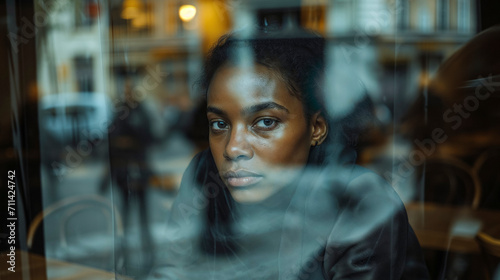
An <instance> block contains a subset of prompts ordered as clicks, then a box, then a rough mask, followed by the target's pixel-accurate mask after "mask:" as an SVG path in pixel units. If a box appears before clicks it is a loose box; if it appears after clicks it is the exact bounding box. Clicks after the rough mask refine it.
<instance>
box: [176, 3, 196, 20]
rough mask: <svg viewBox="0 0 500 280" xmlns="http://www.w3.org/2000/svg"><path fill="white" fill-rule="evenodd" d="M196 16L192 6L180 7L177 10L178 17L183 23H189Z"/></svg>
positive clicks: (194, 8)
mask: <svg viewBox="0 0 500 280" xmlns="http://www.w3.org/2000/svg"><path fill="white" fill-rule="evenodd" d="M195 15H196V7H195V6H193V5H182V6H181V7H180V8H179V17H180V18H181V19H182V21H184V22H188V21H191V20H192V19H193V18H194V16H195Z"/></svg>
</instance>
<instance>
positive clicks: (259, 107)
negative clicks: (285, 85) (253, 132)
mask: <svg viewBox="0 0 500 280" xmlns="http://www.w3.org/2000/svg"><path fill="white" fill-rule="evenodd" d="M266 109H278V110H283V111H285V112H287V113H290V111H288V109H287V108H285V107H284V106H282V105H279V104H278V103H276V102H265V103H260V104H255V105H252V106H250V107H247V108H245V109H243V115H251V114H255V113H257V112H259V111H262V110H266Z"/></svg>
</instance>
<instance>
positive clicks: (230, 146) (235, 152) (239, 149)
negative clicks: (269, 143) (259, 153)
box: [224, 127, 253, 160]
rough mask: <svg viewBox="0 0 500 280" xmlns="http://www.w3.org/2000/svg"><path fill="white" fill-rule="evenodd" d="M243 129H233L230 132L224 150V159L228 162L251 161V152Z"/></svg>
mask: <svg viewBox="0 0 500 280" xmlns="http://www.w3.org/2000/svg"><path fill="white" fill-rule="evenodd" d="M245 130H246V129H245V128H244V127H239V128H235V129H233V130H232V131H231V135H230V137H229V141H228V142H227V145H226V149H225V155H224V156H225V157H226V158H227V159H229V160H241V159H251V158H252V157H253V151H252V148H251V145H250V144H249V143H248V137H247V135H246V131H245Z"/></svg>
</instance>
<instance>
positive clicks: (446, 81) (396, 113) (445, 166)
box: [0, 0, 500, 279]
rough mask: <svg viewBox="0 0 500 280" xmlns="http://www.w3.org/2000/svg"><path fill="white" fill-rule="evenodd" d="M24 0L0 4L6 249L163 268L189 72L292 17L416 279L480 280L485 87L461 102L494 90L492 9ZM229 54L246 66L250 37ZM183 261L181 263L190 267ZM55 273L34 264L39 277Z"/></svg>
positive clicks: (188, 107) (198, 88)
mask: <svg viewBox="0 0 500 280" xmlns="http://www.w3.org/2000/svg"><path fill="white" fill-rule="evenodd" d="M21 2H22V1H21ZM24 2H26V3H24ZM24 2H23V3H16V1H6V2H5V3H2V4H0V6H2V10H1V13H2V14H1V17H3V18H4V19H5V22H6V23H5V24H4V25H3V27H2V29H1V30H2V34H3V35H5V37H4V38H6V42H7V43H6V45H5V46H4V47H2V48H0V50H1V51H2V55H3V57H4V58H5V59H4V60H3V61H4V64H5V65H4V66H3V68H2V69H3V70H2V71H3V72H2V73H4V74H5V75H3V76H5V77H7V78H5V79H6V80H5V81H3V80H2V83H3V84H5V89H6V92H7V90H8V93H6V94H5V98H6V102H3V104H4V105H3V107H2V108H3V109H5V110H2V111H5V112H7V113H6V114H7V115H9V116H8V117H5V118H4V120H2V122H1V123H2V131H7V133H5V134H4V135H3V136H2V137H0V138H1V141H2V142H1V143H2V147H5V148H6V149H5V152H4V153H3V155H4V156H3V158H5V165H6V166H7V165H9V166H7V168H9V169H12V168H14V167H16V168H18V170H17V171H18V172H21V170H24V171H23V172H25V173H24V174H25V175H22V176H24V177H23V182H21V183H20V187H19V189H18V191H19V194H18V197H19V198H18V199H20V200H21V201H22V202H20V203H18V204H17V207H19V208H20V209H22V211H18V213H20V215H24V220H23V223H24V224H23V227H20V228H18V231H20V232H22V231H24V233H23V234H21V233H19V234H18V236H17V238H18V239H19V244H22V246H21V245H20V246H18V247H16V248H17V249H18V250H21V251H23V252H38V253H43V254H44V257H46V258H47V259H56V260H60V261H63V262H65V263H70V264H71V263H72V264H80V265H85V266H90V267H94V268H97V269H99V270H101V271H105V272H108V273H111V274H113V273H116V274H119V275H123V276H126V277H132V278H138V279H142V278H147V277H154V275H155V271H157V270H158V268H160V269H159V271H160V272H158V273H160V274H159V275H162V274H161V273H162V271H163V270H164V269H167V270H168V266H167V265H165V263H169V261H166V262H165V260H166V259H168V258H169V255H168V254H169V253H171V252H169V250H168V249H167V247H168V246H172V240H177V239H175V238H180V237H179V236H176V235H175V234H178V232H177V233H175V234H174V233H173V232H172V225H171V224H170V223H169V222H168V217H171V216H172V213H174V212H175V211H176V209H175V207H177V206H176V205H177V204H178V203H179V202H175V201H176V199H177V201H182V197H181V195H182V189H179V188H180V186H181V181H182V176H183V174H190V173H185V171H186V169H187V167H188V165H189V163H190V162H191V161H192V159H193V157H194V156H195V155H197V154H199V153H200V152H202V154H203V155H206V154H205V153H206V149H207V148H209V147H212V149H213V145H212V146H211V145H210V142H209V137H210V134H209V129H208V128H209V125H210V124H209V120H208V119H207V114H206V107H207V105H210V104H208V100H207V99H206V98H205V95H206V93H207V88H203V86H202V85H201V84H202V81H201V80H200V77H202V74H203V71H204V70H206V69H204V68H203V66H204V62H205V61H206V59H207V55H208V54H209V53H210V51H211V48H212V47H213V46H214V45H215V44H216V43H217V42H218V40H219V39H220V38H221V36H223V35H224V34H228V33H235V34H237V35H236V36H239V37H238V38H239V39H242V40H243V39H252V38H255V36H256V33H255V32H253V31H252V30H255V29H254V27H255V26H260V27H261V28H262V29H263V30H264V33H265V34H267V36H271V37H273V38H274V39H277V37H279V36H283V37H287V38H296V37H299V36H300V34H301V33H300V32H299V31H298V30H301V29H302V28H305V29H307V30H310V31H311V32H314V33H315V34H317V35H319V36H321V37H323V38H324V39H325V48H324V53H325V57H324V63H325V72H324V81H323V82H322V87H323V90H324V96H325V100H324V102H322V106H324V107H325V110H326V111H328V113H329V114H331V116H332V118H333V119H334V120H335V121H337V122H338V123H342V124H348V125H346V130H347V131H348V133H350V134H352V135H355V137H352V138H350V139H349V140H348V143H347V144H348V145H351V146H352V147H353V150H354V151H355V153H356V157H355V159H354V161H355V162H356V164H358V165H361V166H364V167H367V168H369V169H370V170H372V171H374V172H375V173H376V174H378V176H380V177H381V178H383V179H384V180H385V181H387V182H388V183H389V184H390V185H391V186H392V188H393V189H394V190H395V191H396V192H397V194H398V196H399V198H400V199H401V200H402V201H403V202H404V204H405V205H406V209H407V213H408V217H409V222H410V224H411V226H412V227H413V229H414V230H415V232H416V236H417V237H418V239H419V241H420V244H421V245H422V248H423V250H424V256H425V262H426V265H427V268H428V270H429V272H430V274H431V277H432V278H438V277H445V278H446V277H447V278H450V279H453V278H457V279H476V278H474V275H481V277H483V275H485V276H484V279H487V278H486V277H490V279H494V278H492V277H493V275H494V274H493V273H494V271H495V269H496V268H497V264H498V262H495V260H497V259H495V258H498V255H495V254H494V253H492V252H496V251H495V249H492V248H494V244H496V243H495V240H498V239H499V238H500V236H499V235H498V230H497V229H496V228H495V224H496V223H498V222H500V221H499V220H498V218H497V217H498V216H497V215H496V214H498V213H497V212H496V211H497V210H498V205H500V204H499V203H498V199H496V197H497V196H498V190H499V186H498V178H497V176H496V175H495V170H496V169H495V167H494V166H496V163H497V162H498V160H497V153H498V144H497V141H496V140H495V139H496V138H498V137H497V136H498V135H497V132H496V131H495V128H494V127H495V122H494V120H495V118H496V115H497V114H496V113H495V109H494V108H495V104H496V103H495V101H496V97H495V96H496V95H495V94H494V93H493V91H487V92H486V93H488V92H489V93H490V94H491V98H490V99H488V100H486V101H484V102H483V101H482V100H481V99H480V98H479V97H477V100H478V101H481V102H478V103H477V104H478V105H477V106H478V109H474V110H472V109H471V110H469V109H470V108H476V107H475V106H476V103H475V100H476V99H474V100H473V99H471V98H472V97H471V96H475V95H474V94H475V90H476V89H477V88H478V87H480V86H482V87H483V88H481V90H484V89H486V90H490V89H492V88H493V90H494V89H495V86H496V81H497V80H498V74H499V73H498V71H497V70H498V69H496V68H495V67H496V66H497V64H496V61H497V58H498V55H496V52H495V51H490V48H491V47H488V46H489V45H494V42H495V41H496V40H495V39H494V38H493V37H494V35H490V36H492V37H488V36H484V35H478V34H477V33H478V31H479V30H484V29H486V28H487V27H489V26H487V25H485V24H484V23H485V22H487V20H488V19H489V17H491V14H496V11H495V9H493V8H490V9H489V10H488V7H492V6H488V5H492V4H487V3H485V1H479V2H480V3H479V4H478V2H475V1H468V0H439V1H426V0H416V1H408V0H377V1H363V0H356V1H344V0H334V1H315V0H302V1H274V0H271V1H246V0H239V1H230V0H214V1H207V0H198V1H170V0H165V1H162V0H113V1H111V0H108V1H97V0H81V1H66V0H57V1H48V0H36V1H24ZM488 15H489V16H488ZM494 32H495V31H492V33H489V34H494ZM276 34H278V35H276ZM478 38H479V39H478ZM471 40H472V41H471ZM467 53H478V54H483V56H481V55H477V56H473V55H471V56H470V57H468V56H467ZM235 55H236V56H238V58H239V59H236V60H235V61H237V62H238V63H242V65H243V64H245V65H247V66H249V65H250V66H252V65H255V60H256V57H255V55H254V54H253V53H252V51H250V50H249V49H246V48H236V49H235ZM29 60H31V61H32V64H33V65H34V66H33V67H28V66H29V65H30V61H29ZM490 64H491V65H493V66H491V67H489V66H488V65H490ZM235 71H236V70H235ZM29 77H32V78H31V79H30V78H29ZM485 84H486V85H487V86H485ZM239 90H240V91H244V90H247V88H245V87H242V88H241V89H239ZM483 94H485V92H484V91H483ZM482 96H484V95H482ZM212 105H213V104H212ZM232 105H233V106H229V107H227V108H224V109H225V110H226V111H227V110H229V109H232V108H234V107H236V104H232ZM455 105H456V106H461V107H460V108H462V111H460V108H458V107H456V106H455ZM457 108H458V109H457ZM464 108H465V109H464ZM467 108H469V109H467ZM449 110H451V113H449ZM463 110H465V111H463ZM443 114H444V115H443ZM7 115H6V116H7ZM11 116H12V117H11ZM11 120H12V121H11ZM4 128H5V129H4ZM435 129H443V131H441V130H435ZM10 131H12V133H11V132H10ZM445 138H446V139H445ZM15 143H17V144H15ZM283 150H284V148H283ZM203 151H205V152H203ZM14 163H15V165H14ZM217 168H218V166H217ZM217 168H216V169H217ZM339 172H340V171H339ZM33 174H35V175H33ZM36 174H38V176H40V178H39V179H38V180H37V179H36V178H37V175H36ZM277 174H279V173H278V172H277ZM185 176H186V175H185ZM290 176H291V175H290ZM278 177H286V176H285V175H283V176H278ZM377 178H378V177H377ZM31 180H33V181H31ZM184 180H186V178H185V179H184ZM38 181H39V182H38ZM28 182H29V184H28ZM22 184H25V185H22ZM21 185H22V186H21ZM37 192H39V193H40V194H41V197H39V198H38V197H37V195H32V194H36V193H37ZM285 196H286V195H285ZM179 198H181V200H179ZM175 203H177V204H175ZM318 204H320V203H319V202H318ZM31 205H33V206H31ZM328 206H329V207H332V209H333V208H334V209H340V208H336V207H334V206H332V205H328ZM376 208H377V210H380V211H382V210H383V207H382V206H379V207H376ZM381 209H382V210H381ZM177 210H178V209H177ZM226 210H227V209H226ZM260 210H262V209H260ZM238 211H243V212H245V211H248V212H249V213H250V212H252V211H257V212H258V211H259V209H257V210H255V209H250V210H248V209H239V208H238ZM376 212H377V211H374V213H376ZM382 212H383V211H382ZM274 214H277V213H274ZM278 214H279V213H278ZM278 214H277V216H279V215H278ZM262 215H263V217H264V220H265V218H266V217H269V220H270V221H271V222H272V221H274V220H273V218H276V217H275V216H273V214H272V213H271V214H269V216H267V215H266V214H262ZM318 215H320V214H318ZM320 216H321V215H320ZM375 218H376V217H374V219H375ZM37 219H38V220H37ZM292 220H293V219H292ZM197 222H199V221H197ZM245 223H249V224H252V223H255V224H257V225H258V228H257V229H254V230H255V231H250V233H251V235H252V236H254V235H255V234H258V233H262V232H266V230H265V228H264V223H262V221H261V220H252V219H250V218H249V220H243V222H242V224H238V226H242V227H243V228H244V227H245V226H248V224H245ZM203 225H204V224H203V223H202V222H199V224H198V226H200V227H202V226H203ZM273 225H274V224H273ZM277 228H279V227H278V226H277ZM347 228H348V227H347ZM182 230H186V229H185V228H182ZM259 230H262V231H259ZM30 232H31V233H30ZM182 232H183V233H185V234H186V236H181V237H182V238H186V239H182V238H180V239H178V240H177V241H178V242H177V243H175V242H174V243H175V244H174V246H175V247H174V249H179V250H177V252H183V251H184V250H187V251H188V249H189V244H188V243H189V242H187V243H186V242H185V241H186V240H188V237H189V236H190V234H193V232H196V231H195V230H193V231H189V230H187V231H182ZM436 232H438V233H436ZM0 234H3V232H0ZM346 234H347V233H346ZM353 234H354V233H353ZM270 235H271V234H270ZM1 237H2V235H0V238H1ZM29 237H30V238H32V239H31V240H32V241H27V240H28V239H29ZM268 237H269V236H268ZM172 238H173V239H172ZM325 238H326V237H325ZM325 238H324V239H325ZM269 240H271V239H269ZM492 240H493V242H491V241H492ZM30 242H31V245H29V243H30ZM0 244H2V245H3V243H0ZM241 244H243V243H241ZM255 244H258V242H256V243H255ZM492 244H493V245H492ZM251 245H252V243H250V247H252V246H251ZM308 245H311V244H308ZM270 248H271V247H270ZM3 249H4V247H2V250H3ZM182 257H186V255H185V254H184V255H182V256H181V257H179V261H187V262H189V263H190V265H197V264H199V265H200V266H199V267H197V268H196V269H200V267H203V264H207V262H205V263H204V262H203V261H200V262H197V260H196V259H194V258H189V257H188V258H186V259H183V258H182ZM483 257H484V258H485V259H486V260H487V265H483V259H482V258H483ZM201 258H203V257H201ZM304 258H306V256H304ZM492 260H493V261H492ZM205 261H206V260H205ZM233 261H236V260H235V259H229V260H228V262H229V263H230V264H232V265H234V263H232V262H233ZM273 261H276V259H273ZM242 262H243V263H245V262H244V261H242ZM162 264H163V265H164V266H163V267H162ZM23 265H24V264H23ZM217 265H220V263H218V264H217ZM27 267H28V266H27ZM181 267H182V266H181ZM228 267H232V268H234V267H238V266H237V265H235V266H231V265H229V266H228ZM256 267H257V268H258V267H259V266H258V265H256ZM57 269H58V268H56V267H55V266H53V265H52V266H51V265H49V264H48V263H47V271H46V272H47V275H48V276H49V278H51V277H56V275H58V273H60V271H59V270H57ZM196 269H194V271H195V272H196V271H197V270H196ZM207 269H209V268H207ZM173 271H175V270H173ZM223 271H224V270H223ZM262 271H264V270H262ZM185 272H186V271H184V270H183V271H182V273H181V274H183V273H185ZM168 273H171V272H168ZM168 273H167V275H169V274H168ZM262 273H263V272H262ZM481 279H482V278H481Z"/></svg>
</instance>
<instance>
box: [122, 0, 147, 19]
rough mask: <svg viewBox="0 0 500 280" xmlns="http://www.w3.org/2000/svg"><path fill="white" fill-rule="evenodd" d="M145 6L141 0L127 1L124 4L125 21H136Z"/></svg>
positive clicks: (123, 15)
mask: <svg viewBox="0 0 500 280" xmlns="http://www.w3.org/2000/svg"><path fill="white" fill-rule="evenodd" d="M142 10H143V4H142V1H140V0H125V1H124V2H123V8H122V14H121V17H122V18H123V19H134V18H136V17H138V16H140V15H141V13H142Z"/></svg>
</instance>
